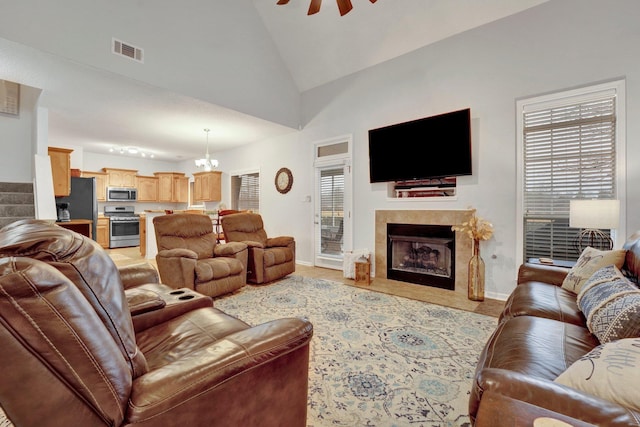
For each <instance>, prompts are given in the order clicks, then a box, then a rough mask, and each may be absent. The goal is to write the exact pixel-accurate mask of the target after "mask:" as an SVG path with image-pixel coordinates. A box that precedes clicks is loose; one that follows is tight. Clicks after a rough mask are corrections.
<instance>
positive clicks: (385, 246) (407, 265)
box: [375, 210, 472, 295]
mask: <svg viewBox="0 0 640 427" xmlns="http://www.w3.org/2000/svg"><path fill="white" fill-rule="evenodd" d="M471 215H472V211H470V210H394V211H391V210H389V211H382V210H380V211H376V246H375V274H376V277H381V278H385V279H392V280H400V281H403V282H410V283H416V284H420V285H426V286H434V287H437V288H442V289H448V290H452V291H455V292H460V293H463V294H465V295H466V293H467V275H468V273H467V266H468V263H469V259H470V258H471V239H469V237H468V236H466V235H461V233H453V232H451V226H452V225H456V224H461V223H463V222H465V221H468V220H469V218H471Z"/></svg>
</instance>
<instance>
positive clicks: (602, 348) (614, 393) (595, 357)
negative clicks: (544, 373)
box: [555, 338, 640, 411]
mask: <svg viewBox="0 0 640 427" xmlns="http://www.w3.org/2000/svg"><path fill="white" fill-rule="evenodd" d="M555 381H556V382H557V383H560V384H564V385H566V386H569V387H573V388H575V389H578V390H580V391H583V392H585V393H589V394H591V395H594V396H598V397H600V398H602V399H606V400H609V401H611V402H615V403H617V404H619V405H622V406H624V407H626V408H630V409H633V410H634V411H640V399H638V382H639V381H640V338H627V339H622V340H618V341H614V342H610V343H607V344H601V345H599V346H598V347H596V348H594V349H593V350H591V351H590V352H589V353H587V354H585V355H584V356H582V357H581V358H580V359H579V360H577V361H576V362H575V363H574V364H573V365H571V366H570V367H569V368H568V369H567V370H566V371H564V372H563V373H562V374H560V376H559V377H558V378H556V379H555Z"/></svg>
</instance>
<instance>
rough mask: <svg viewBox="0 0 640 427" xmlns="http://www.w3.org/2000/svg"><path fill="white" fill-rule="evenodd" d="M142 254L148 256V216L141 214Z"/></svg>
mask: <svg viewBox="0 0 640 427" xmlns="http://www.w3.org/2000/svg"><path fill="white" fill-rule="evenodd" d="M140 256H142V258H144V257H146V256H147V217H146V215H145V214H140Z"/></svg>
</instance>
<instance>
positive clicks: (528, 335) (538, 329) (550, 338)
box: [469, 234, 640, 426]
mask: <svg viewBox="0 0 640 427" xmlns="http://www.w3.org/2000/svg"><path fill="white" fill-rule="evenodd" d="M624 248H625V249H626V250H627V252H626V258H625V265H624V266H623V271H624V273H625V275H626V276H627V277H629V278H630V279H631V280H632V281H635V282H636V283H637V280H638V276H639V275H640V235H639V234H636V235H634V236H632V237H631V238H629V240H628V241H627V242H626V243H625V245H624ZM568 272H569V269H567V268H561V267H553V266H545V265H540V264H524V265H522V266H521V267H520V269H519V272H518V282H517V286H516V288H515V289H514V291H513V292H512V294H511V295H510V296H509V298H508V299H507V301H506V304H505V308H504V311H503V312H502V314H501V316H500V319H499V323H498V327H497V329H496V330H495V331H494V333H493V334H492V336H491V337H490V339H489V341H488V342H487V343H486V345H485V348H484V350H483V352H482V353H481V355H480V359H479V362H478V365H477V369H476V372H475V376H474V382H473V385H472V390H471V396H470V400H469V415H470V418H471V421H472V422H473V423H474V424H475V425H478V426H479V425H482V426H487V425H500V423H503V422H507V421H506V419H507V418H506V415H505V414H506V413H507V412H508V411H511V410H512V408H513V407H514V402H516V403H515V405H517V406H518V408H519V409H518V410H520V411H522V412H520V413H519V415H518V416H519V417H521V418H522V417H524V415H523V413H524V412H529V413H531V414H537V415H538V416H541V414H547V415H551V416H552V418H553V417H556V416H557V417H562V416H566V417H569V419H573V420H581V421H583V422H586V423H589V424H593V425H597V426H639V425H640V413H638V412H636V411H633V410H632V409H629V408H626V407H624V406H622V405H619V404H616V403H613V402H611V401H609V400H604V399H601V398H599V397H596V396H593V395H590V394H587V393H584V392H581V391H579V390H577V389H575V388H572V387H568V386H565V385H562V384H559V383H557V382H554V379H556V378H557V377H558V376H559V375H560V374H561V373H563V372H564V371H565V370H566V369H567V368H569V367H570V366H571V365H572V364H573V363H574V362H576V361H577V360H578V359H580V358H582V357H583V356H585V354H587V353H588V352H589V351H591V350H592V349H594V348H595V347H596V346H598V345H600V342H599V341H598V339H597V338H596V336H595V335H593V334H591V333H590V331H589V329H588V328H587V325H586V319H585V317H584V315H583V314H582V312H581V311H580V310H579V308H578V305H577V302H576V295H575V294H574V293H571V292H569V291H567V290H565V289H564V288H562V287H561V285H562V282H563V280H564V278H565V276H566V275H567V273H568ZM506 405H509V406H510V408H511V409H507V406H506ZM497 420H501V421H500V423H499V424H496V421H497ZM523 425H524V424H523Z"/></svg>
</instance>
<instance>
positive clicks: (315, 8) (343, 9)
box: [277, 0, 377, 16]
mask: <svg viewBox="0 0 640 427" xmlns="http://www.w3.org/2000/svg"><path fill="white" fill-rule="evenodd" d="M369 1H370V2H371V3H375V2H376V1H377V0H369ZM336 2H337V3H338V9H340V16H344V15H346V14H347V13H349V12H350V11H351V9H353V5H352V4H351V0H336ZM287 3H289V0H278V3H277V4H280V5H282V4H287ZM321 3H322V0H311V4H310V5H309V11H308V12H307V15H313V14H314V13H318V12H320V4H321Z"/></svg>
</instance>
